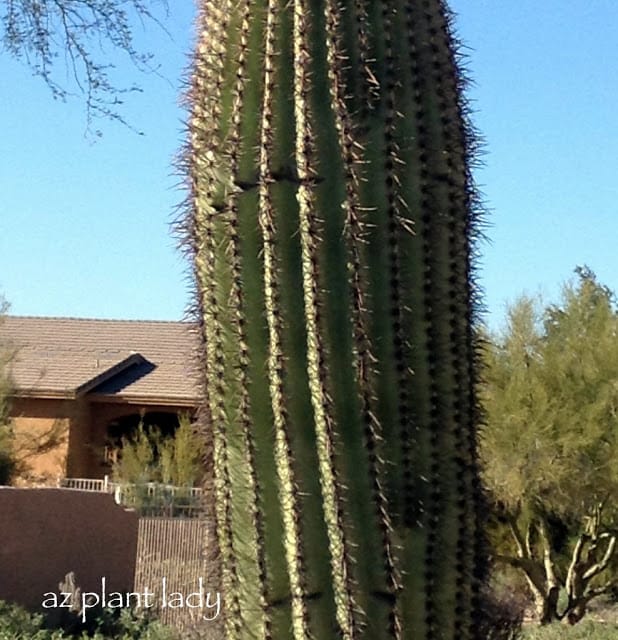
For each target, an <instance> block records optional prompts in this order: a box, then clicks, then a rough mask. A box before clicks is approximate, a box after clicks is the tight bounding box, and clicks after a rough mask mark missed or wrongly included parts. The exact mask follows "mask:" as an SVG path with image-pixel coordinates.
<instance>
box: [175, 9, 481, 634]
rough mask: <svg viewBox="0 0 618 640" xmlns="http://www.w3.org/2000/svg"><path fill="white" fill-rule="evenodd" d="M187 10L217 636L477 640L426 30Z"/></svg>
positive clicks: (441, 43)
mask: <svg viewBox="0 0 618 640" xmlns="http://www.w3.org/2000/svg"><path fill="white" fill-rule="evenodd" d="M199 5H200V10H199V25H198V26H199V31H198V39H197V44H196V53H195V58H194V63H193V68H192V72H191V79H190V91H189V99H190V107H191V113H190V121H189V142H188V145H187V152H186V172H187V176H188V178H189V183H190V186H189V188H190V196H189V200H188V214H187V217H186V220H185V222H184V230H185V233H186V236H185V238H186V242H187V244H188V246H189V247H190V249H191V256H192V260H193V264H194V274H195V280H196V285H197V291H198V304H197V310H198V315H199V319H200V326H201V330H202V337H203V347H204V349H203V357H202V362H201V366H202V368H203V372H204V392H205V401H204V407H203V409H204V410H203V416H204V420H205V423H206V427H207V432H208V434H209V437H210V440H211V445H212V459H211V465H210V467H209V470H208V471H209V473H210V474H211V480H212V495H213V499H214V504H215V508H214V515H215V521H216V532H217V536H216V539H217V546H218V552H219V555H218V557H219V562H220V574H221V589H222V591H223V602H224V606H223V612H224V615H225V633H226V637H227V638H228V639H229V640H236V639H241V638H243V639H244V638H264V639H267V638H271V639H274V640H285V639H286V638H293V639H294V640H302V639H309V638H314V639H315V640H321V639H331V638H332V639H335V638H343V639H345V640H359V639H361V638H364V639H367V640H381V639H386V638H395V639H403V638H414V639H415V640H417V639H418V640H423V639H426V640H438V639H440V640H442V639H453V640H454V639H457V640H466V639H468V640H469V639H472V638H477V637H478V631H477V627H476V620H477V614H478V589H479V582H480V574H481V567H482V544H481V542H482V536H481V533H480V528H479V505H480V489H479V484H478V473H477V459H476V430H477V423H478V408H477V401H476V393H475V387H476V381H475V376H476V356H475V342H474V334H473V326H474V320H475V318H474V313H475V300H474V288H473V284H472V267H471V265H472V251H473V239H474V236H475V233H476V227H477V221H476V218H477V215H476V213H475V211H476V209H475V202H476V201H475V194H474V190H473V185H472V181H471V176H470V169H469V165H470V160H471V153H472V146H473V142H472V136H471V135H470V129H469V126H468V124H467V120H466V112H465V104H464V101H463V98H462V95H461V86H462V78H461V73H460V71H459V70H458V67H457V55H456V50H455V46H454V44H453V38H452V35H451V19H450V15H449V13H448V10H447V8H446V6H445V4H444V2H442V1H440V0H383V1H382V2H376V1H374V0H235V1H233V2H232V0H201V2H200V3H199Z"/></svg>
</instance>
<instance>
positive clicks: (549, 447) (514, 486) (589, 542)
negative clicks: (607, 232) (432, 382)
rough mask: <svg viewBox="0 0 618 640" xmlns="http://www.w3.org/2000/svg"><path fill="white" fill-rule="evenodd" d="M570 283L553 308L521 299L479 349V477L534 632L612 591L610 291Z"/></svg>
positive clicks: (616, 411)
mask: <svg viewBox="0 0 618 640" xmlns="http://www.w3.org/2000/svg"><path fill="white" fill-rule="evenodd" d="M577 274H578V279H577V281H576V282H575V283H570V284H568V285H566V286H565V287H564V290H563V293H562V299H561V301H560V303H559V304H557V305H552V306H549V307H547V308H546V309H544V310H542V309H540V308H539V305H538V303H535V302H534V301H533V300H532V299H530V298H526V297H523V298H521V299H520V300H518V301H517V302H516V303H515V304H514V305H513V306H512V307H511V309H510V311H509V316H508V323H507V326H506V329H505V330H504V332H503V334H502V335H500V336H498V337H497V338H495V339H494V340H493V344H492V345H491V346H490V348H489V349H488V359H489V363H488V367H487V386H486V402H485V406H486V409H487V423H488V424H487V427H486V429H485V431H484V437H483V447H482V454H483V459H484V462H485V465H484V469H485V479H486V483H487V486H488V488H489V489H490V490H491V492H492V494H493V497H494V499H495V501H496V504H497V505H498V507H499V508H498V512H499V515H500V518H501V519H502V522H503V523H505V524H506V526H507V528H508V530H509V532H510V535H511V538H512V548H511V551H510V552H506V553H498V554H496V559H497V560H499V561H502V562H505V563H508V564H509V565H511V566H513V567H515V568H517V569H519V570H521V571H523V572H524V574H525V576H526V579H527V582H528V584H529V586H530V589H531V591H532V594H533V596H534V599H535V603H536V606H537V613H538V617H539V621H540V622H541V623H547V622H551V621H553V620H556V619H564V620H567V621H569V622H571V623H575V622H577V621H578V620H580V619H581V618H582V617H583V616H584V615H585V612H586V606H587V604H588V602H589V601H590V600H591V599H592V598H593V597H595V596H597V595H600V594H602V593H606V592H608V591H609V590H610V589H612V587H613V586H614V585H612V583H611V581H609V582H608V580H607V579H606V578H605V579H604V576H605V575H606V574H607V572H606V569H607V568H608V566H609V564H610V561H611V559H612V556H613V554H614V550H615V546H616V539H617V535H618V529H617V528H616V527H617V526H618V510H617V509H616V505H615V501H614V496H616V494H617V492H618V317H617V315H616V309H615V304H614V297H613V294H612V292H611V291H610V290H609V289H607V288H606V287H604V286H602V285H601V284H600V283H599V282H598V281H597V279H596V277H595V276H594V274H593V273H592V272H591V271H590V270H588V269H586V268H583V269H578V270H577ZM556 523H560V525H561V526H560V527H559V528H558V529H557V528H556V527H555V526H552V525H555V524H556ZM565 528H566V530H567V531H568V532H571V533H572V534H573V535H574V539H573V540H572V541H571V542H572V543H571V545H570V546H569V545H567V552H566V553H565V552H564V551H563V550H562V549H560V548H559V547H560V538H562V537H564V530H565ZM561 532H562V535H557V534H560V533H561ZM559 551H563V553H559ZM561 591H562V592H564V595H565V596H566V605H565V607H563V608H562V609H559V606H558V599H559V595H560V593H561Z"/></svg>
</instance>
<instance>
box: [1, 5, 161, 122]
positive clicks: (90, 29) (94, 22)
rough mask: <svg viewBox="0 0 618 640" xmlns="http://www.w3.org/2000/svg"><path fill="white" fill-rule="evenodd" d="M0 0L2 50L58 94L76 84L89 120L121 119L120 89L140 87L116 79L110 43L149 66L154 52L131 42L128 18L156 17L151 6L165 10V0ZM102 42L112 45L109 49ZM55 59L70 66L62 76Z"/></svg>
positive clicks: (63, 95)
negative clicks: (1, 6) (0, 7)
mask: <svg viewBox="0 0 618 640" xmlns="http://www.w3.org/2000/svg"><path fill="white" fill-rule="evenodd" d="M3 4H4V12H3V13H2V17H1V20H2V22H1V25H2V43H3V48H4V50H5V51H6V52H8V53H9V54H10V55H12V56H13V57H15V58H17V59H19V60H24V61H25V62H26V63H27V64H28V66H29V67H30V68H31V69H32V70H33V72H34V73H35V74H36V75H38V76H40V77H41V78H42V79H43V80H44V81H45V83H46V84H47V85H48V86H49V88H50V89H51V91H52V94H53V96H54V97H56V98H61V99H64V98H66V97H67V96H68V95H69V94H70V93H71V91H70V90H69V87H70V86H74V87H77V90H78V92H79V93H80V94H82V95H83V96H84V99H85V103H86V111H87V118H88V122H89V123H90V121H91V120H92V118H96V117H106V118H111V119H115V120H119V121H121V122H124V119H123V117H122V115H121V114H120V113H119V110H118V107H119V105H120V104H122V95H123V94H125V93H127V92H130V91H136V90H139V87H138V86H136V85H133V86H130V87H121V86H117V85H116V84H115V83H114V81H113V80H112V78H111V76H110V71H111V70H112V69H113V64H112V63H111V62H110V61H109V49H110V48H111V49H112V50H116V51H121V52H124V53H125V54H126V55H127V56H128V57H129V59H130V60H131V61H132V62H133V63H134V64H135V65H136V66H137V67H138V68H140V69H148V68H150V63H151V61H152V55H151V54H150V53H147V52H140V51H138V50H137V49H136V47H135V44H134V38H133V31H132V27H131V25H132V20H134V19H136V18H137V19H138V20H140V21H142V22H143V21H151V22H152V21H154V22H158V19H157V17H156V15H155V14H154V13H153V11H154V8H155V7H156V6H157V5H158V6H159V7H162V8H164V9H165V10H167V0H35V1H33V0H5V2H4V3H3ZM106 45H110V47H108V49H107V50H106V48H105V47H106ZM59 61H60V66H61V67H62V66H64V68H65V69H66V71H67V72H68V73H67V74H65V81H60V80H59V79H58V78H59V75H58V73H57V71H58V69H57V67H58V62H59ZM66 78H72V80H68V81H67V80H66Z"/></svg>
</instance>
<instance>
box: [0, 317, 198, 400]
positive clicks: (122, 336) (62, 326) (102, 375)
mask: <svg viewBox="0 0 618 640" xmlns="http://www.w3.org/2000/svg"><path fill="white" fill-rule="evenodd" d="M0 340H2V341H3V342H4V343H6V344H8V345H10V346H11V347H12V348H14V349H15V351H16V355H15V359H14V361H13V363H12V377H13V382H14V384H15V386H16V389H17V392H18V393H19V394H22V395H37V396H63V397H73V396H76V395H80V394H81V393H87V392H89V393H97V394H105V395H115V396H122V397H124V398H127V399H142V400H144V401H148V400H149V401H155V400H157V399H164V400H167V401H168V402H169V401H174V400H177V401H178V402H185V403H186V402H189V403H193V402H195V401H197V399H198V398H199V395H200V394H199V384H198V382H197V376H196V375H195V370H194V349H195V346H196V344H197V336H196V327H195V325H194V324H192V323H187V322H159V321H148V320H90V319H80V318H43V317H26V316H7V317H5V318H4V319H3V320H1V321H0Z"/></svg>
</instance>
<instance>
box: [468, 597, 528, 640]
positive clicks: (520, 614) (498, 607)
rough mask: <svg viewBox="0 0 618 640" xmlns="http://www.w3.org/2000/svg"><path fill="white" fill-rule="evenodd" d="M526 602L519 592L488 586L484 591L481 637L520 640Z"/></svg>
mask: <svg viewBox="0 0 618 640" xmlns="http://www.w3.org/2000/svg"><path fill="white" fill-rule="evenodd" d="M524 609H525V602H524V601H522V599H521V598H520V597H518V595H517V593H515V592H509V591H508V590H501V591H496V590H494V589H490V588H486V589H485V590H484V591H483V593H482V608H481V611H482V614H483V617H482V621H481V633H480V634H479V637H483V638H486V639H487V640H519V639H520V638H521V637H522V636H521V626H522V622H523V618H524Z"/></svg>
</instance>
